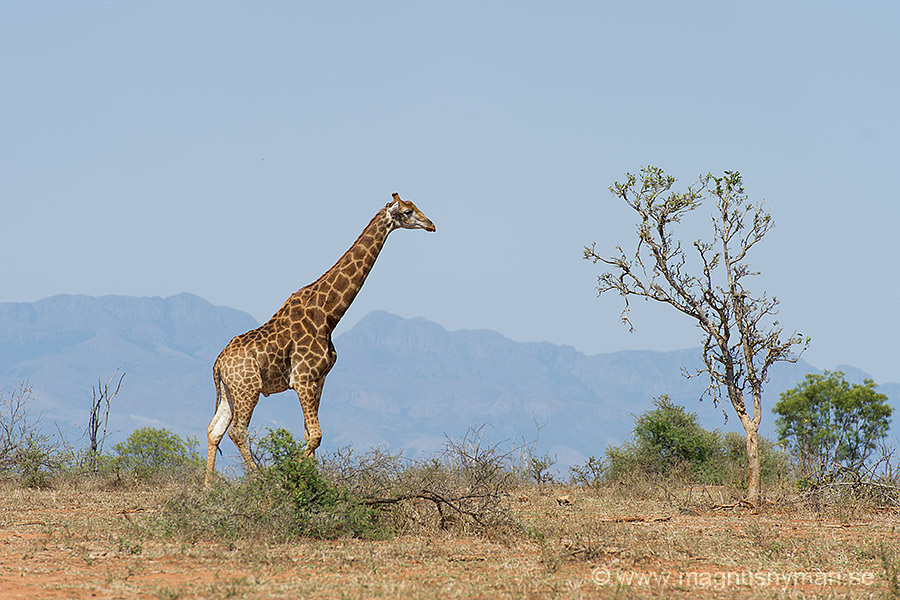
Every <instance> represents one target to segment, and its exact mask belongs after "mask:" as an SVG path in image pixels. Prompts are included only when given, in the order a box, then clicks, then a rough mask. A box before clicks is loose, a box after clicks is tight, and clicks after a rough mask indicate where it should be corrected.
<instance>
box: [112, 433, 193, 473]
mask: <svg viewBox="0 0 900 600" xmlns="http://www.w3.org/2000/svg"><path fill="white" fill-rule="evenodd" d="M197 446H198V442H197V438H195V437H193V436H191V437H188V438H182V437H181V436H180V435H178V434H176V433H172V432H171V431H169V430H168V429H156V428H153V427H144V428H142V429H138V430H136V431H134V432H133V433H132V434H131V435H130V436H128V439H127V440H125V441H124V442H121V443H118V444H116V445H115V446H113V451H114V452H115V453H116V457H115V459H114V461H113V464H114V466H115V467H116V468H117V469H118V470H119V471H120V472H125V473H131V474H133V475H135V476H137V477H139V478H144V477H150V476H153V475H163V474H172V473H176V472H178V471H181V470H183V469H184V468H185V467H195V466H198V465H200V464H201V462H200V455H199V454H198V453H197Z"/></svg>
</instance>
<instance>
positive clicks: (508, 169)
mask: <svg viewBox="0 0 900 600" xmlns="http://www.w3.org/2000/svg"><path fill="white" fill-rule="evenodd" d="M898 23H900V7H898V5H897V4H896V3H888V2H882V3H876V2H870V3H855V4H854V5H852V6H851V4H850V3H832V2H794V3H783V2H777V3H776V2H756V3H753V4H752V5H749V4H748V5H745V6H740V5H738V3H722V2H703V3H700V2H682V3H671V2H617V3H602V2H557V3H552V5H551V3H531V2H517V3H511V2H504V3H501V2H477V3H470V2H454V3H443V4H441V5H436V3H419V2H409V3H394V2H378V3H372V2H359V3H315V5H313V4H312V3H300V2H292V3H288V2H267V3H235V2H189V3H183V2H154V3H141V4H138V3H119V2H79V3H69V2H45V3H29V2H18V3H13V2H6V3H3V4H2V6H0V57H2V58H0V81H2V86H3V87H2V90H3V93H2V103H3V110H2V111H0V139H2V143H0V202H2V219H0V252H2V260H0V282H2V284H0V301H31V300H37V299H39V298H42V297H45V296H49V295H53V294H57V293H83V294H91V295H102V294H126V295H141V296H157V295H159V296H167V295H171V294H175V293H179V292H183V291H188V292H193V293H196V294H199V295H200V296H203V297H204V298H206V299H208V300H209V301H211V302H213V303H215V304H221V305H228V306H233V307H235V308H239V309H242V310H246V311H248V312H249V313H251V314H252V315H254V316H255V317H256V318H257V319H259V320H261V321H262V320H265V319H266V318H268V317H269V316H270V315H271V313H272V312H274V311H275V310H276V309H277V308H278V307H279V306H280V305H281V303H282V302H283V301H284V299H285V298H286V297H287V296H288V295H289V294H290V293H291V292H293V291H294V290H296V289H297V288H299V287H301V286H303V285H305V284H306V283H309V282H310V281H312V280H314V279H316V278H317V277H318V276H319V275H320V274H321V273H322V272H323V271H325V270H326V269H327V268H328V267H330V266H331V265H332V264H333V263H334V261H335V260H336V259H337V258H338V257H339V256H340V255H341V254H342V253H343V252H344V250H346V248H347V247H348V246H349V245H350V244H351V243H352V242H353V240H354V239H355V238H356V236H357V235H358V233H359V232H360V230H361V229H362V228H363V227H364V226H365V225H366V223H367V222H368V221H369V219H370V218H371V216H372V215H373V214H374V213H375V212H376V211H377V210H378V209H379V208H380V207H381V206H383V205H384V203H385V202H387V201H388V200H389V199H390V195H391V193H392V192H394V191H398V192H400V194H401V196H403V197H404V198H406V199H410V200H413V201H414V202H416V203H417V204H418V206H419V208H421V209H422V210H423V211H424V212H425V213H426V214H427V215H428V216H429V217H430V218H431V219H432V220H433V221H434V222H435V223H436V225H437V233H435V234H428V233H425V232H421V231H413V232H409V231H400V232H397V233H395V234H393V235H392V236H391V238H390V239H389V240H388V243H387V247H386V249H385V251H384V252H383V254H382V255H381V258H379V262H378V264H377V265H376V268H375V270H374V271H373V273H372V275H371V276H370V278H369V281H368V282H367V283H366V287H365V288H364V289H363V292H362V293H361V295H360V296H359V297H358V299H357V301H356V303H355V304H354V306H353V307H352V308H351V310H350V311H349V312H348V313H347V316H346V317H345V320H344V322H343V323H342V325H341V327H342V328H343V329H346V328H347V327H349V326H350V325H352V324H353V323H354V322H355V321H357V320H358V319H360V318H361V317H362V316H364V315H365V314H367V313H368V312H369V311H371V310H373V309H376V308H378V309H384V310H387V311H390V312H394V313H397V314H399V315H402V316H405V317H412V316H422V317H426V318H428V319H432V320H435V321H437V322H439V323H441V324H442V325H444V326H445V327H447V328H449V329H460V328H489V329H495V330H498V331H500V332H501V333H503V334H505V335H507V336H509V337H511V338H513V339H516V340H522V341H532V340H533V341H539V340H548V341H552V342H556V343H561V344H570V345H572V346H575V347H576V348H577V349H579V350H582V351H585V352H589V353H594V352H606V351H616V350H622V349H627V348H646V349H657V350H667V349H675V348H684V347H690V346H695V345H698V344H699V343H700V341H701V336H700V333H699V331H698V330H697V329H695V328H694V327H693V325H692V323H690V322H689V321H688V320H687V319H686V318H682V317H681V315H679V314H675V313H673V312H671V311H670V310H666V308H665V307H654V306H650V305H645V304H639V305H638V306H636V308H635V310H634V311H633V321H634V323H635V326H636V328H637V330H636V332H635V333H629V332H628V331H627V329H626V328H625V327H623V326H622V325H621V324H620V323H619V320H618V317H619V312H620V310H621V302H620V300H619V299H618V298H616V297H613V296H610V297H603V298H599V299H598V298H597V297H596V294H595V291H594V285H595V282H596V275H597V274H598V271H597V267H595V266H592V265H590V264H589V263H587V262H585V261H583V260H582V258H581V253H582V247H583V246H584V245H585V244H590V243H591V242H596V243H597V245H598V248H599V249H601V250H602V249H606V250H608V251H611V250H612V249H613V248H614V247H615V246H616V245H617V244H622V245H624V246H626V247H628V246H631V245H632V243H633V240H634V227H635V222H634V218H633V217H632V215H631V214H629V213H628V210H627V208H626V207H624V206H622V205H620V204H619V203H617V202H616V200H615V199H614V198H613V197H612V196H611V195H610V194H609V192H608V187H609V186H610V184H612V183H613V181H615V180H617V179H622V178H623V177H624V174H625V172H626V171H632V172H634V171H637V170H638V169H640V167H641V166H642V165H646V164H654V165H658V166H660V167H662V168H663V169H665V170H666V171H668V172H670V173H671V174H673V175H675V176H676V177H678V178H679V180H680V181H681V182H683V183H684V184H687V183H690V182H692V181H694V180H695V179H696V178H697V176H698V175H700V174H701V173H706V172H708V171H712V172H713V173H721V172H722V171H724V170H737V171H740V172H741V173H742V174H743V176H744V181H745V184H746V186H747V189H748V191H749V193H750V195H751V196H752V197H753V198H755V199H759V200H762V199H765V201H766V206H767V207H768V209H769V211H770V212H771V213H772V215H773V217H774V219H775V221H776V228H775V229H774V230H773V231H772V232H771V233H770V234H769V235H768V236H767V238H766V240H765V241H764V242H763V244H762V245H761V246H759V247H758V248H757V249H756V251H755V253H754V254H753V255H752V256H751V263H752V265H753V266H754V267H756V268H758V269H759V270H760V271H762V275H761V276H760V277H759V278H758V280H757V283H758V289H760V290H762V289H765V290H767V291H768V292H769V293H770V294H772V295H775V296H776V297H777V298H779V300H781V302H782V305H781V314H780V320H781V322H782V323H783V325H784V326H785V327H786V328H787V329H788V330H793V329H797V330H799V331H801V332H802V333H804V334H808V335H810V336H812V338H813V341H812V345H811V346H810V348H809V351H808V352H807V354H806V355H805V358H806V359H807V360H809V361H810V362H811V363H812V364H814V365H816V366H818V367H821V368H833V367H835V366H836V365H838V364H842V363H844V364H851V365H854V366H857V367H859V368H861V369H864V370H866V371H868V372H869V373H871V374H872V375H873V376H874V377H875V378H876V381H878V382H888V381H900V363H898V360H897V358H896V348H897V344H898V339H900V319H898V318H897V312H896V311H897V306H898V305H900V285H898V280H897V267H896V263H897V258H898V251H897V246H896V243H895V240H896V237H897V233H896V225H897V223H898V221H900V203H898V198H897V195H898V192H897V187H896V185H894V182H893V177H894V175H895V173H896V172H897V168H898V151H897V139H898V138H900V117H898V112H900V111H898V108H897V107H898V106H900V77H898V70H897V65H896V57H897V56H900V41H898V36H897V35H896V28H897V25H898ZM685 227H686V231H685V237H686V238H687V239H689V240H693V239H694V238H696V237H698V236H699V235H703V234H705V232H706V231H707V230H708V229H709V227H708V222H707V220H706V218H705V217H702V216H700V215H698V216H697V218H696V219H694V220H692V221H690V222H688V223H685Z"/></svg>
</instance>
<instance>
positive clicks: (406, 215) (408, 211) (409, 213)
mask: <svg viewBox="0 0 900 600" xmlns="http://www.w3.org/2000/svg"><path fill="white" fill-rule="evenodd" d="M412 213H413V211H412V209H411V208H410V209H407V210H404V211H403V216H404V217H411V216H412Z"/></svg>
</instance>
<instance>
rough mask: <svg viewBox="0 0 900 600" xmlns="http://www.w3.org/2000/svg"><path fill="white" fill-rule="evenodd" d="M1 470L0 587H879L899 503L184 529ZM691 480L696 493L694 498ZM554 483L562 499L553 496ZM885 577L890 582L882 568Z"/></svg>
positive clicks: (708, 592)
mask: <svg viewBox="0 0 900 600" xmlns="http://www.w3.org/2000/svg"><path fill="white" fill-rule="evenodd" d="M83 488H84V486H81V487H80V488H79V487H78V486H76V487H75V488H73V489H65V488H63V489H46V490H32V489H23V488H21V487H18V486H16V485H12V484H3V486H2V487H0V493H2V498H3V502H2V506H0V598H3V599H16V598H29V599H30V598H163V599H175V598H435V599H437V598H573V599H574V598H820V597H821V598H886V597H894V596H895V595H897V594H898V593H900V582H898V581H897V578H898V577H900V541H898V537H900V536H898V525H900V514H898V512H897V511H895V510H873V509H866V510H863V509H861V508H857V507H854V506H843V507H831V508H826V509H821V510H819V511H813V510H811V509H809V508H808V507H803V506H798V505H790V504H781V505H775V506H768V507H765V508H763V509H761V510H758V511H752V510H749V509H746V508H742V507H740V506H733V507H729V506H721V505H719V506H717V505H716V502H714V501H712V498H713V496H711V495H710V494H709V493H708V491H706V490H700V491H699V492H698V491H697V490H687V491H685V492H684V493H682V494H680V495H679V497H678V498H677V500H673V499H669V500H665V501H663V500H659V499H655V500H654V499H646V500H638V499H634V498H627V497H624V494H622V493H621V492H617V491H616V490H615V489H612V490H601V491H597V490H592V489H585V488H565V487H540V488H538V487H534V488H526V489H523V490H520V491H517V492H516V494H515V496H514V497H513V498H512V504H513V510H514V511H515V513H516V518H517V520H518V521H519V523H521V529H520V530H519V531H516V532H494V533H492V532H488V533H480V534H471V533H464V532H458V531H443V530H439V529H434V530H432V531H421V532H413V533H405V534H400V535H397V536H395V537H393V538H391V539H389V540H386V541H367V540H355V539H342V540H336V541H323V540H312V539H311V540H305V541H303V542H300V543H294V544H267V543H261V542H257V541H255V540H243V541H241V542H240V543H232V544H225V543H215V542H211V541H208V540H207V541H192V540H186V539H177V536H176V537H171V538H166V537H165V536H160V535H151V534H149V533H148V531H149V529H148V528H146V527H144V526H143V525H144V524H145V523H146V522H147V520H148V519H152V518H153V517H154V515H155V514H156V513H157V511H159V510H160V506H161V504H162V502H163V499H164V497H165V495H166V491H165V490H159V489H140V488H137V489H128V490H117V489H113V490H102V489H83ZM703 493H705V497H706V498H707V499H706V500H704V499H703V498H704V496H703ZM561 494H569V495H570V496H571V498H572V502H571V504H560V503H558V502H557V497H558V496H560V495H561ZM892 578H893V582H892Z"/></svg>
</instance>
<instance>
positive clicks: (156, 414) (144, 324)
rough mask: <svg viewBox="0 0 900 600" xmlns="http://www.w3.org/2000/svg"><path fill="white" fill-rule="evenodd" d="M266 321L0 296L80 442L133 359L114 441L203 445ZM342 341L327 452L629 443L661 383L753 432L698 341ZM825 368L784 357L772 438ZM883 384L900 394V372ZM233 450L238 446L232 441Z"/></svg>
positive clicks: (770, 391)
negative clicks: (717, 382)
mask: <svg viewBox="0 0 900 600" xmlns="http://www.w3.org/2000/svg"><path fill="white" fill-rule="evenodd" d="M257 325H258V323H257V322H256V321H255V320H254V319H253V318H252V317H251V316H250V315H248V314H247V313H244V312H241V311H238V310H235V309H232V308H227V307H221V306H213V305H211V304H210V303H208V302H206V301H205V300H203V299H202V298H199V297H197V296H194V295H191V294H179V295H177V296H172V297H169V298H158V297H157V298H136V297H125V296H103V297H89V296H71V295H60V296H54V297H51V298H46V299H44V300H40V301H37V302H29V303H0V389H3V390H7V391H8V390H11V389H13V388H15V387H17V386H19V385H20V384H21V383H22V382H24V381H27V382H28V384H29V386H30V388H31V389H32V396H31V401H30V404H29V408H30V409H31V410H32V411H33V412H34V413H35V414H37V413H39V414H40V415H41V418H42V421H41V422H42V426H43V427H45V428H49V427H52V431H53V432H55V431H56V429H57V427H58V428H59V431H61V432H62V433H63V435H64V436H66V438H67V439H69V440H70V442H71V441H74V440H75V439H77V437H78V436H79V435H80V433H81V431H82V429H83V428H84V427H85V426H86V425H87V422H88V414H89V407H90V404H91V399H92V394H93V393H94V392H95V391H96V389H97V388H98V385H101V384H105V383H107V382H108V381H109V379H110V378H111V377H112V376H113V375H114V374H115V373H117V372H118V373H119V374H122V373H124V374H125V378H124V380H123V382H122V388H121V391H120V392H119V395H118V396H116V398H114V400H113V403H112V407H111V410H110V418H109V428H110V431H111V432H112V433H111V435H110V437H109V439H108V441H107V443H108V444H112V443H115V442H117V441H121V440H122V439H124V438H125V437H127V436H128V435H129V434H130V433H131V431H133V430H134V429H137V428H139V427H144V426H154V427H166V428H168V429H171V430H172V431H174V432H176V433H179V434H181V435H191V436H195V437H196V438H197V439H198V440H199V441H200V443H201V448H205V445H204V444H203V441H204V440H205V430H206V425H207V424H208V423H209V420H210V419H211V417H212V412H213V406H214V398H215V390H214V388H213V384H212V376H211V373H212V364H213V361H214V360H215V357H216V355H217V354H218V353H219V351H220V350H221V349H222V348H223V347H224V346H225V344H227V343H228V341H229V340H230V339H231V338H232V337H233V336H235V335H237V334H240V333H243V332H244V331H247V330H249V329H252V328H254V327H256V326H257ZM334 345H335V347H336V349H337V352H338V362H337V364H336V365H335V367H334V369H333V370H332V372H331V374H330V375H329V376H328V379H327V381H326V384H325V390H324V393H323V396H322V404H321V408H320V413H319V417H320V422H321V424H322V429H323V432H324V438H323V448H324V449H325V450H326V451H327V450H329V449H335V448H336V447H339V446H348V445H351V446H353V447H354V448H356V449H361V450H364V449H367V448H369V447H371V446H378V445H385V446H387V447H389V448H392V449H396V450H401V449H402V450H404V451H405V452H406V453H407V454H409V455H416V454H418V453H428V452H431V451H434V450H436V449H437V448H439V447H440V446H441V444H442V443H443V442H444V441H445V440H446V438H447V437H448V436H449V437H452V438H455V439H459V438H461V437H462V436H463V435H465V434H466V432H467V431H469V430H470V429H472V428H476V429H477V428H481V434H482V435H483V436H484V438H485V439H486V440H488V441H493V442H512V443H517V442H518V443H520V442H523V441H525V442H531V441H533V440H535V438H537V448H538V451H539V452H541V453H547V454H550V455H551V456H555V457H556V458H557V459H558V461H559V464H560V465H561V466H566V465H570V464H576V463H580V462H582V461H583V460H584V459H585V457H587V456H591V455H593V456H600V455H602V453H603V451H604V449H605V448H606V446H607V445H609V444H621V443H622V442H623V441H625V440H626V439H627V438H628V436H629V434H630V431H631V428H632V427H633V424H634V417H633V415H636V414H640V413H643V412H645V411H646V410H648V409H650V408H651V407H652V403H653V398H655V397H657V396H659V395H661V394H668V395H669V396H670V397H671V398H672V399H673V400H674V401H676V402H678V403H680V404H683V405H685V406H686V407H687V408H688V410H690V411H691V412H696V413H697V414H698V417H699V420H700V422H701V423H702V424H703V425H704V426H705V427H707V428H710V429H711V428H719V429H722V430H735V431H740V430H741V429H740V424H739V423H738V421H737V418H736V416H735V415H734V414H733V412H732V409H731V407H730V406H720V407H719V408H715V407H713V405H712V402H711V401H710V400H709V399H705V400H704V401H702V402H698V399H700V397H701V396H702V394H703V391H704V389H705V387H706V384H705V381H704V380H703V378H702V377H698V378H693V379H688V378H685V376H684V375H683V372H684V370H687V371H692V370H694V371H695V370H696V369H697V368H698V367H699V366H700V355H699V350H698V349H696V348H694V349H686V350H679V351H672V352H654V351H624V352H613V353H606V354H597V355H587V354H584V353H581V352H578V351H577V350H575V349H574V348H572V347H571V346H561V345H556V344H551V343H548V342H543V343H523V342H515V341H512V340H510V339H508V338H506V337H504V336H502V335H501V334H499V333H497V332H495V331H488V330H461V331H452V332H451V331H447V330H446V329H444V328H443V327H442V326H440V325H439V324H437V323H434V322H431V321H428V320H426V319H422V318H414V319H404V318H401V317H398V316H396V315H392V314H390V313H387V312H383V311H375V312H372V313H370V314H368V315H367V316H365V317H364V318H363V319H362V320H360V321H359V322H358V323H357V324H356V325H354V326H353V327H352V328H350V329H348V330H347V331H345V332H344V333H343V334H341V335H339V336H337V337H336V338H335V340H334ZM838 368H839V369H840V370H842V371H844V372H845V373H846V375H847V379H848V380H850V381H854V382H855V381H861V380H862V379H863V378H865V377H866V376H865V373H863V372H862V371H860V370H859V369H855V368H853V367H847V366H843V367H838ZM818 371H819V370H818V369H816V368H815V367H812V366H811V365H809V364H807V363H806V362H804V361H803V360H800V361H799V362H797V363H796V364H787V363H781V364H778V365H776V366H775V367H773V369H772V373H771V379H770V382H769V383H768V385H767V387H766V391H765V393H766V397H765V399H764V402H765V404H764V407H765V408H764V410H766V411H767V412H766V414H765V415H764V416H763V425H762V428H761V432H762V433H763V434H764V435H767V436H769V437H773V431H774V429H773V423H774V416H773V415H772V414H771V412H770V410H771V406H772V405H774V403H775V401H776V400H777V398H778V394H779V393H780V392H782V391H784V390H786V389H789V388H791V387H793V386H794V385H796V384H797V383H798V382H800V381H802V380H803V378H804V376H805V375H806V374H807V373H810V372H818ZM879 390H880V391H881V392H883V393H885V394H887V395H888V397H889V398H890V402H891V404H892V405H893V406H895V407H897V406H898V405H900V402H898V400H900V384H896V383H890V384H884V385H881V386H880V387H879ZM7 393H8V392H7ZM725 415H727V416H728V417H730V418H729V419H728V421H727V423H726V422H725ZM275 427H288V428H289V429H292V430H293V431H294V432H295V433H296V434H298V435H302V431H303V425H302V413H301V411H300V407H299V403H298V402H297V398H296V396H295V395H294V394H293V392H286V393H283V394H277V395H274V396H270V397H268V398H261V399H260V402H259V405H258V406H257V409H256V411H255V413H254V417H253V421H252V423H251V428H253V429H255V430H257V431H264V429H265V428H275ZM107 447H109V446H107ZM222 449H223V450H224V451H226V458H228V459H229V460H233V459H234V455H235V454H236V452H235V451H234V448H233V445H232V444H231V443H230V442H228V441H226V442H224V443H223V444H222Z"/></svg>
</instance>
